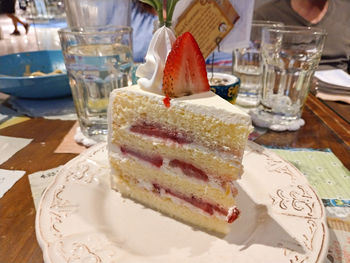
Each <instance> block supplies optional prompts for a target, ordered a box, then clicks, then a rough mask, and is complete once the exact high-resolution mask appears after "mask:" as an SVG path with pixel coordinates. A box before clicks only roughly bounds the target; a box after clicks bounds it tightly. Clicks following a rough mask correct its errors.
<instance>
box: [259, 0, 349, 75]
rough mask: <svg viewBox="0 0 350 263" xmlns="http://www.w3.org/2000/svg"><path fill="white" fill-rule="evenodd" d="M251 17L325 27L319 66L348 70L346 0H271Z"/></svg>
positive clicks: (286, 23) (347, 5) (296, 24)
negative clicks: (325, 34) (325, 32)
mask: <svg viewBox="0 0 350 263" xmlns="http://www.w3.org/2000/svg"><path fill="white" fill-rule="evenodd" d="M254 20H270V21H278V22H282V23H284V24H285V25H295V26H310V27H318V28H323V29H325V30H326V31H327V38H326V41H325V46H324V49H323V53H322V58H321V61H320V64H319V68H320V69H329V68H340V69H343V70H345V71H347V72H348V73H350V1H349V0H273V1H271V2H268V3H266V4H264V5H262V6H260V7H259V8H258V9H256V10H255V12H254Z"/></svg>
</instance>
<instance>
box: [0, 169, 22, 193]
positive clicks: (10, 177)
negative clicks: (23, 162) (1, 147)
mask: <svg viewBox="0 0 350 263" xmlns="http://www.w3.org/2000/svg"><path fill="white" fill-rule="evenodd" d="M25 173H26V172H25V171H13V170H4V169H0V198H2V197H3V196H4V194H5V193H6V192H7V191H8V190H9V189H10V188H11V187H12V186H13V185H14V184H15V183H16V182H17V181H18V180H19V179H20V178H21V177H22V176H23V175H24V174H25Z"/></svg>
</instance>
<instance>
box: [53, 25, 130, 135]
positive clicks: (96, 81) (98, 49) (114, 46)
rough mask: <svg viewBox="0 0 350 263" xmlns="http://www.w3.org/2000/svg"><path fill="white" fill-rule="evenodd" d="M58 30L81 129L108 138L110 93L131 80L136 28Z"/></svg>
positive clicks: (108, 27)
mask: <svg viewBox="0 0 350 263" xmlns="http://www.w3.org/2000/svg"><path fill="white" fill-rule="evenodd" d="M58 33H59V36H60V41H61V46H62V51H63V56H64V61H65V65H66V68H67V72H68V77H69V84H70V87H71V90H72V95H73V100H74V105H75V109H76V112H77V115H78V120H79V125H80V129H81V131H82V132H83V134H84V135H85V136H87V137H88V138H90V139H93V140H95V141H104V140H106V136H107V126H108V125H107V106H108V99H109V94H110V92H111V91H112V90H113V89H116V88H121V87H125V86H128V85H129V84H131V71H132V67H133V55H132V36H131V33H132V29H131V28H130V27H126V26H122V27H115V26H103V27H84V28H66V29H61V30H59V32H58Z"/></svg>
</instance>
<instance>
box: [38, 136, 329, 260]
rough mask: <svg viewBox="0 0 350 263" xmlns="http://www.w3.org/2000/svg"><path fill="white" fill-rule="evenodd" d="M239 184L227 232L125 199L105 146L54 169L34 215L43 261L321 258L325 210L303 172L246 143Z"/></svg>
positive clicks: (325, 240) (325, 241)
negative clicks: (113, 182)
mask: <svg viewBox="0 0 350 263" xmlns="http://www.w3.org/2000/svg"><path fill="white" fill-rule="evenodd" d="M243 164H244V167H245V172H244V175H243V176H242V179H240V180H239V181H238V182H237V187H238V190H239V196H238V200H237V205H238V207H239V208H240V210H241V215H240V217H239V218H238V219H237V220H236V221H235V222H234V223H233V224H232V230H231V232H230V233H229V234H228V235H227V236H225V237H219V236H215V235H213V234H210V233H207V232H205V231H202V230H200V229H197V228H195V227H193V226H190V225H187V224H184V223H181V222H179V221H177V220H174V219H172V218H170V217H168V216H165V215H162V214H161V213H159V212H157V211H154V210H152V209H150V208H147V207H144V206H143V205H141V204H138V203H136V202H134V201H132V200H129V199H126V198H123V197H122V196H121V195H120V194H119V193H118V192H116V191H113V190H111V189H110V183H109V166H108V160H107V150H106V146H105V144H100V145H97V146H95V147H93V148H91V149H89V150H88V151H86V152H84V153H83V154H81V155H79V156H78V157H76V158H75V159H73V160H72V161H70V162H69V163H67V164H66V165H65V166H64V168H63V169H62V170H61V171H60V172H59V173H58V174H57V176H56V178H55V180H54V182H53V183H52V184H51V185H50V186H49V187H48V189H47V190H46V191H45V193H44V195H43V196H42V199H41V202H40V205H39V209H38V211H37V217H36V233H37V239H38V242H39V244H40V246H41V248H42V250H43V253H44V260H45V262H48V263H56V262H57V263H62V262H123V263H129V262H130V263H131V262H135V263H136V262H137V263H142V262H152V263H153V262H162V263H164V262H167V263H168V262H198V263H205V262H220V263H224V262H227V263H229V262H230V263H232V262H288V263H298V262H323V259H324V258H325V255H326V251H327V247H328V229H327V225H326V221H325V210H324V207H323V205H322V202H321V200H320V198H318V196H317V195H316V193H315V191H314V190H313V189H312V188H311V187H310V186H309V185H308V183H307V181H306V179H305V178H304V176H303V175H302V174H301V173H300V172H299V171H298V170H297V169H296V168H295V167H294V166H292V165H291V164H289V163H287V162H285V161H283V160H282V159H281V158H279V157H278V156H277V155H276V154H274V153H272V152H270V151H268V150H266V149H264V148H262V147H260V146H258V145H256V144H253V143H249V144H248V147H247V149H246V152H245V155H244V161H243Z"/></svg>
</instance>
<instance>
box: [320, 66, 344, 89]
mask: <svg viewBox="0 0 350 263" xmlns="http://www.w3.org/2000/svg"><path fill="white" fill-rule="evenodd" d="M315 77H316V78H318V79H319V80H320V81H322V82H324V83H327V84H331V85H336V86H339V87H344V88H349V89H350V75H349V74H347V73H346V72H345V71H343V70H341V69H331V70H320V71H316V72H315Z"/></svg>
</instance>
